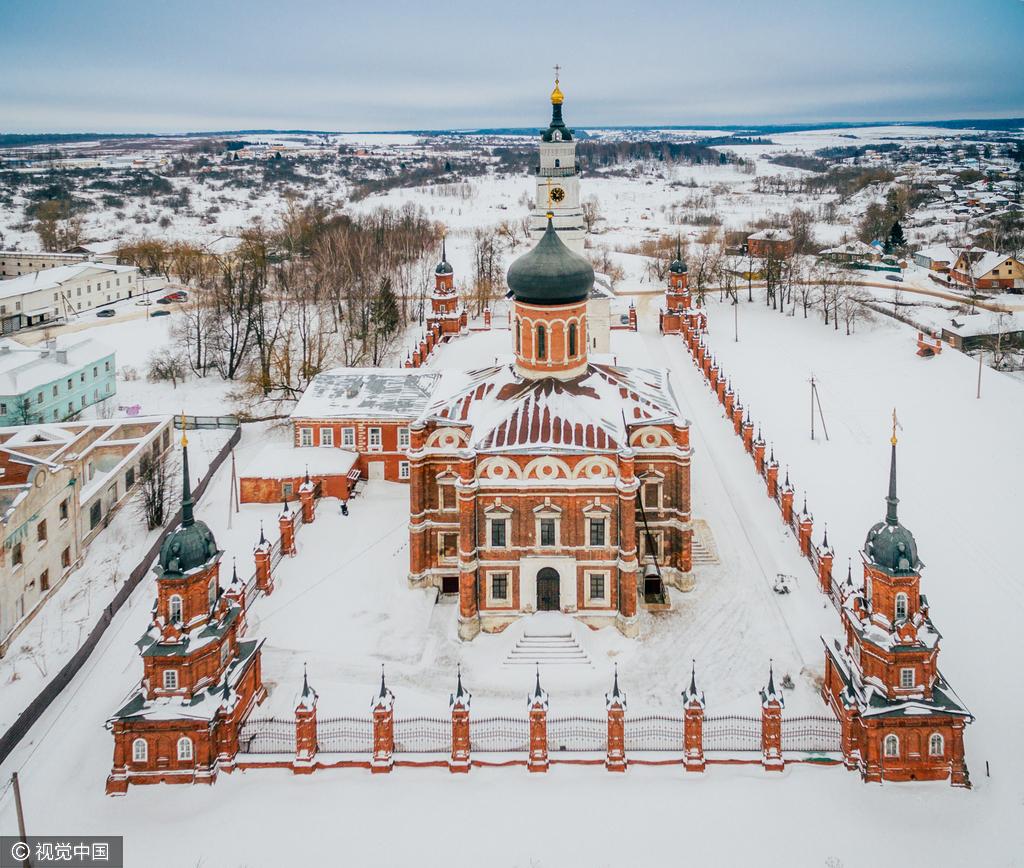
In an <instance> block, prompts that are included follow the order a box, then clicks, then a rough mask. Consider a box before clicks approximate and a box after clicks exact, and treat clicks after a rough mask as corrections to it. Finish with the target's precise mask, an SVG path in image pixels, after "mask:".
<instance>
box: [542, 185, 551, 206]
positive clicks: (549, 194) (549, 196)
mask: <svg viewBox="0 0 1024 868" xmlns="http://www.w3.org/2000/svg"><path fill="white" fill-rule="evenodd" d="M544 183H545V184H546V185H547V188H548V211H550V210H551V179H550V178H548V179H547V180H546V181H545V182H544Z"/></svg>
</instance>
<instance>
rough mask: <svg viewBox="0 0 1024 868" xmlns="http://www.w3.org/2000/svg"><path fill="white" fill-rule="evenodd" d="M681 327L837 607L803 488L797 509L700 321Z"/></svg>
mask: <svg viewBox="0 0 1024 868" xmlns="http://www.w3.org/2000/svg"><path fill="white" fill-rule="evenodd" d="M681 328H682V331H681V335H682V338H683V340H684V341H685V343H686V345H687V348H688V349H689V351H690V355H691V356H692V357H693V361H694V364H695V365H696V366H697V367H698V368H699V369H700V371H701V373H702V374H703V375H704V379H705V380H706V381H707V383H708V386H709V387H710V389H711V391H712V392H714V393H715V395H716V397H717V398H718V400H719V402H720V403H721V404H722V405H723V407H725V412H726V416H727V417H728V418H729V419H730V420H731V421H732V422H733V428H734V430H735V432H736V434H737V435H738V436H740V437H741V438H742V439H743V441H744V447H745V448H746V451H747V453H748V454H749V455H750V456H751V458H752V459H753V463H754V471H755V473H757V475H758V476H760V477H761V478H762V479H763V480H764V483H765V486H766V491H767V494H768V497H770V498H771V499H772V500H774V501H775V503H776V504H777V505H778V507H779V512H780V513H781V516H782V522H783V524H785V525H786V526H787V527H789V529H790V530H791V531H792V532H793V534H794V536H795V537H796V539H797V542H798V544H799V546H800V552H801V554H803V556H804V557H805V558H807V560H808V562H809V563H810V565H811V568H812V569H813V570H814V573H815V576H816V577H817V579H818V585H819V588H820V589H821V590H822V591H823V592H824V593H825V594H826V595H827V596H828V598H829V599H830V600H831V601H832V603H833V605H835V606H836V608H839V607H840V606H841V605H842V589H841V588H840V586H839V584H838V583H837V582H836V581H835V577H834V576H833V575H832V562H833V558H834V552H833V551H832V549H831V548H830V546H829V545H828V532H827V530H826V532H825V534H824V536H823V538H822V542H821V545H820V546H819V545H818V544H816V543H815V542H814V541H813V539H812V538H811V535H812V533H813V528H814V517H813V515H811V514H810V512H809V511H808V509H807V493H806V491H805V492H804V499H803V504H802V508H800V509H799V510H798V509H796V508H794V496H795V492H796V490H795V488H794V487H793V484H792V482H791V480H790V478H789V470H788V469H787V470H786V474H785V478H784V481H783V482H782V483H781V484H780V483H779V482H778V473H779V460H778V459H777V458H776V456H775V451H774V449H773V450H772V451H771V453H770V455H769V457H768V459H767V460H765V458H764V453H765V440H764V437H763V434H762V431H761V428H760V426H758V427H757V438H756V439H754V437H753V430H754V426H753V423H752V422H751V421H750V418H749V413H748V416H747V421H746V422H742V421H741V420H742V416H743V408H742V405H741V404H740V400H739V396H738V395H737V394H736V393H735V391H734V389H733V387H732V384H731V383H729V386H728V388H727V387H726V383H727V382H728V378H727V376H726V374H725V372H724V371H723V370H722V369H721V367H720V366H719V365H718V364H717V362H715V361H714V359H713V357H712V354H711V349H710V347H709V346H708V344H707V341H706V336H705V332H704V331H703V329H702V326H701V325H700V324H699V320H698V319H696V318H693V317H684V318H683V320H682V325H681Z"/></svg>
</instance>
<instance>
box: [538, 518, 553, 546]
mask: <svg viewBox="0 0 1024 868" xmlns="http://www.w3.org/2000/svg"><path fill="white" fill-rule="evenodd" d="M540 544H541V545H542V546H553V545H554V544H555V520H554V519H553V518H542V519H541V520H540Z"/></svg>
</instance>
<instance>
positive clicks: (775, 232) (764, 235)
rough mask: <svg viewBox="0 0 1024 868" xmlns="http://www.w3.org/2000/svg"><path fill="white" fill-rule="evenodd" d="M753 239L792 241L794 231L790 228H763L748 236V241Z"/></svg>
mask: <svg viewBox="0 0 1024 868" xmlns="http://www.w3.org/2000/svg"><path fill="white" fill-rule="evenodd" d="M751 239H753V240H754V241H792V240H793V233H792V232H790V231H789V230H788V229H762V230H761V231H760V232H754V233H753V234H752V235H748V236H747V240H748V241H750V240H751Z"/></svg>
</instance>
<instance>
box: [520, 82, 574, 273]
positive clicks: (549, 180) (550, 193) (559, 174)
mask: <svg viewBox="0 0 1024 868" xmlns="http://www.w3.org/2000/svg"><path fill="white" fill-rule="evenodd" d="M559 71H560V67H558V66H556V67H555V89H554V90H552V91H551V123H550V124H548V128H547V129H546V130H544V131H543V132H542V133H541V137H540V138H541V141H540V155H539V160H538V163H537V165H536V166H535V167H534V174H535V175H536V178H537V186H536V192H535V195H534V200H533V211H532V212H531V213H530V237H531V238H532V239H533V240H534V241H539V240H540V239H541V237H542V236H543V235H544V230H545V229H547V216H548V212H549V211H550V212H551V214H552V215H553V217H552V219H553V223H554V227H555V231H556V232H557V233H558V235H559V237H560V238H561V239H562V241H563V242H564V243H565V244H566V246H567V247H568V248H569V249H570V250H572V251H573V252H574V253H580V254H582V253H583V238H584V236H585V235H586V227H585V226H584V223H583V209H582V207H581V206H580V165H579V162H578V161H577V159H576V140H575V139H574V138H573V131H572V130H571V129H569V128H568V127H566V125H565V122H564V121H563V120H562V103H563V102H564V101H565V96H564V94H563V93H562V89H561V87H560V86H559V80H558V75H559Z"/></svg>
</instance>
